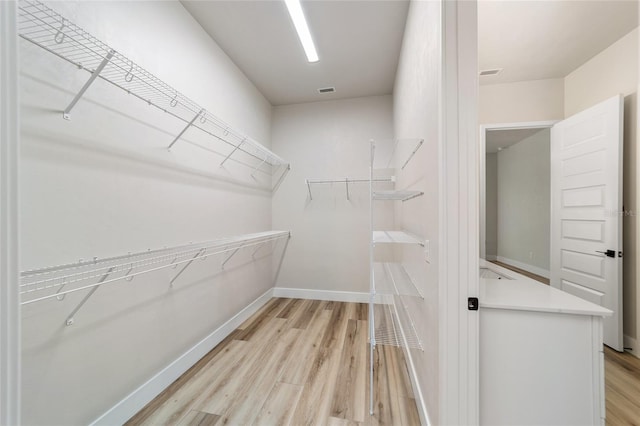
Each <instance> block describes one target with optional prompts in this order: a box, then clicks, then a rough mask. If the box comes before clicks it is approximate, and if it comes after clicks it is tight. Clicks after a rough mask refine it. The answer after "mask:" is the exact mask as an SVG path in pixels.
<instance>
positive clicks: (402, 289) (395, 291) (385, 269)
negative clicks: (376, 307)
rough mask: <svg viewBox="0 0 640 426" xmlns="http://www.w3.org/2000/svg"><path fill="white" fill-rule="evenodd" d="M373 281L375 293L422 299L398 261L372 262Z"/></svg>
mask: <svg viewBox="0 0 640 426" xmlns="http://www.w3.org/2000/svg"><path fill="white" fill-rule="evenodd" d="M373 282H374V285H375V293H376V294H382V295H398V296H409V297H419V298H420V299H424V296H423V295H422V293H421V292H420V290H419V289H418V287H417V286H416V284H415V282H414V281H413V280H412V279H411V277H410V276H409V274H408V273H407V270H406V269H405V268H404V266H402V264H400V263H374V264H373Z"/></svg>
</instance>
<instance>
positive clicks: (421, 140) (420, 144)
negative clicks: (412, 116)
mask: <svg viewBox="0 0 640 426" xmlns="http://www.w3.org/2000/svg"><path fill="white" fill-rule="evenodd" d="M423 143H424V139H420V142H418V145H417V146H416V147H415V149H414V150H413V152H412V153H411V155H410V156H409V158H407V161H405V162H404V164H403V165H402V167H401V168H400V170H404V168H405V167H406V166H407V164H409V161H411V159H412V158H413V156H414V155H416V152H418V150H419V149H420V147H421V146H422V144H423Z"/></svg>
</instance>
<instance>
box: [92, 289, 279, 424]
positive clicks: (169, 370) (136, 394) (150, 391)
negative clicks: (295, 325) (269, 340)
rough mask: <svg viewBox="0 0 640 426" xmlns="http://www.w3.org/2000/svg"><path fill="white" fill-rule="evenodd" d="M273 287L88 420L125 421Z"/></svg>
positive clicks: (258, 305) (249, 312) (262, 302)
mask: <svg viewBox="0 0 640 426" xmlns="http://www.w3.org/2000/svg"><path fill="white" fill-rule="evenodd" d="M273 290H274V289H273V288H270V289H269V290H267V291H266V292H264V293H263V294H262V295H261V296H259V297H258V298H257V299H256V300H254V301H253V302H251V303H250V304H249V305H248V306H247V307H246V308H244V309H242V310H241V311H240V312H238V313H237V314H236V315H234V316H233V317H232V318H230V319H229V320H228V321H226V322H225V323H224V324H222V325H221V326H220V327H218V328H217V329H216V330H215V331H214V332H212V333H211V334H209V335H208V336H207V337H205V338H204V339H202V340H201V341H200V342H198V343H197V344H196V345H194V346H193V347H192V348H191V349H189V350H187V351H186V352H185V353H184V354H182V355H181V356H180V357H178V358H177V359H176V360H175V361H173V362H172V363H171V364H169V365H167V366H166V367H165V368H163V369H162V370H161V371H159V372H158V373H157V374H156V375H154V376H153V377H152V378H150V379H149V380H147V381H146V382H145V383H144V384H142V385H141V386H140V387H139V388H137V389H136V390H134V391H133V392H131V393H130V394H129V395H127V396H126V397H125V398H123V399H122V400H121V401H120V402H118V403H117V404H116V405H114V406H113V407H112V408H110V409H109V410H108V411H107V412H105V413H104V414H103V415H101V416H100V417H98V418H97V419H96V420H95V421H93V422H92V423H91V425H114V424H124V423H125V422H126V421H127V420H129V419H130V418H131V417H133V416H134V415H135V414H136V413H137V412H138V411H140V410H141V409H142V408H143V407H144V406H145V405H147V404H148V403H149V402H150V401H151V400H153V398H155V397H156V396H158V395H159V394H160V393H161V392H162V391H163V390H165V389H166V388H167V387H168V386H169V385H170V384H171V383H173V382H174V381H175V380H176V379H177V378H178V377H180V376H181V375H182V374H184V372H186V371H187V370H188V369H189V368H191V367H192V366H193V365H194V364H195V363H196V362H198V361H199V360H200V359H201V358H202V357H203V356H205V355H206V354H207V353H208V352H209V351H211V349H213V348H214V347H215V346H216V345H217V344H218V343H220V342H221V341H222V340H223V339H224V338H225V337H227V336H228V335H229V334H231V332H232V331H233V330H235V329H236V328H238V326H240V324H242V323H243V322H244V321H246V320H247V319H248V318H249V317H250V316H251V315H253V314H254V313H256V312H257V311H258V309H260V308H261V307H262V306H264V305H265V304H266V303H267V302H268V301H269V299H271V297H273V293H274V291H273Z"/></svg>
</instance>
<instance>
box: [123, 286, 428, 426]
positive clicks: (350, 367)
mask: <svg viewBox="0 0 640 426" xmlns="http://www.w3.org/2000/svg"><path fill="white" fill-rule="evenodd" d="M367 316H368V313H367V305H365V304H356V303H339V302H326V301H317V300H316V301H312V300H300V299H271V301H269V303H267V304H266V305H265V306H264V307H262V308H261V309H260V311H258V312H257V313H256V314H255V315H253V316H252V317H251V318H250V319H249V320H247V321H246V322H245V323H244V324H242V326H240V327H239V328H238V329H237V330H235V331H234V332H233V333H232V334H231V335H229V336H228V337H227V338H226V339H225V340H224V341H223V342H221V343H220V344H219V345H218V346H216V348H214V349H213V350H212V351H211V352H210V353H209V354H207V355H206V356H205V357H204V358H202V360H200V361H199V362H198V363H197V364H196V365H195V366H193V367H192V368H191V369H190V370H189V371H187V372H186V373H185V374H184V375H183V376H182V377H180V378H179V379H178V380H176V381H175V382H174V383H173V384H172V385H171V386H169V387H168V388H167V389H166V390H165V391H164V392H163V393H162V394H160V395H159V396H158V397H157V398H155V399H154V400H153V401H151V402H150V403H149V404H148V405H147V406H146V407H145V408H143V409H142V410H141V411H140V412H139V413H138V414H136V415H135V416H134V417H133V418H131V419H130V420H129V422H128V423H127V424H128V425H140V424H144V425H151V424H154V425H156V424H171V425H216V424H229V425H249V424H255V425H286V424H291V425H311V424H314V425H315V424H320V425H334V426H340V425H357V424H367V425H383V424H384V425H418V424H420V420H419V418H418V412H417V409H416V404H415V400H414V399H413V397H412V391H411V384H410V381H409V376H408V374H407V370H406V367H405V363H404V357H403V354H402V350H401V349H399V348H395V347H392V346H378V347H377V350H376V353H375V357H374V363H375V366H376V368H375V371H376V375H375V377H374V386H375V397H376V405H375V412H374V415H373V416H369V407H368V401H369V397H368V388H369V386H368V383H369V382H368V374H369V373H368V371H369V369H368V364H369V362H368V361H369V351H368V344H367V341H368V340H367V337H368V328H367V324H368V321H367Z"/></svg>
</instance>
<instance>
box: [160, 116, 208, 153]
mask: <svg viewBox="0 0 640 426" xmlns="http://www.w3.org/2000/svg"><path fill="white" fill-rule="evenodd" d="M203 112H204V109H201V110H200V111H199V112H198V113H197V114H196V116H195V117H193V118H192V119H191V121H190V122H189V123H187V125H186V126H185V128H184V129H182V131H181V132H180V133H178V136H176V137H175V139H174V140H173V141H172V142H171V143H170V144H169V147H168V148H167V149H171V147H172V146H173V145H174V144H175V143H176V142H178V139H180V138H181V137H182V135H184V132H186V131H187V130H189V127H191V126H193V123H194V122H195V121H196V120H197V119H198V117H200V116H201V115H202V113H203Z"/></svg>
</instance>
